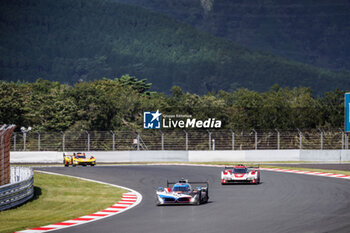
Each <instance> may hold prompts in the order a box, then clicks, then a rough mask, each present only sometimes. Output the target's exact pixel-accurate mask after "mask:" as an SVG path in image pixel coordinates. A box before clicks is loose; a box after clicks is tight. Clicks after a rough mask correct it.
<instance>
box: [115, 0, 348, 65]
mask: <svg viewBox="0 0 350 233" xmlns="http://www.w3.org/2000/svg"><path fill="white" fill-rule="evenodd" d="M111 1H117V2H125V3H128V4H134V5H139V6H142V7H145V8H147V9H151V10H153V11H157V12H161V13H163V14H165V15H168V16H170V17H173V18H175V19H177V20H179V21H181V22H185V23H188V24H190V25H193V26H195V27H196V28H198V29H200V30H203V31H206V32H209V33H211V34H213V35H216V36H219V37H223V38H227V39H230V40H232V41H235V42H236V43H238V44H240V45H244V46H247V47H248V48H252V49H260V50H263V51H269V52H271V53H274V54H276V55H280V56H284V57H287V58H290V59H293V60H297V61H300V62H303V63H308V64H313V65H316V66H319V67H324V68H330V69H335V70H342V69H346V70H350V44H349V43H348V41H350V2H349V1H348V0H293V1H281V0H268V1H267V0H235V1H232V0H176V1H175V0H111Z"/></svg>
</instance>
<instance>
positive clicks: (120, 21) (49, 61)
mask: <svg viewBox="0 0 350 233" xmlns="http://www.w3.org/2000/svg"><path fill="white" fill-rule="evenodd" d="M0 51H1V57H0V77H1V79H2V80H13V81H16V80H26V81H35V80H36V79H37V78H39V77H41V78H43V79H48V80H55V81H60V82H62V83H67V84H73V83H77V82H79V81H88V80H94V79H101V78H102V77H107V78H115V77H120V76H122V75H123V74H130V75H133V76H136V77H144V78H147V79H148V80H149V81H150V82H151V83H153V86H152V88H153V90H155V91H163V92H167V93H169V92H170V89H171V87H172V86H173V85H178V86H180V87H181V88H182V89H183V90H185V91H190V92H192V93H193V92H194V93H198V94H205V93H208V92H209V91H217V90H220V89H222V90H228V91H233V90H236V89H237V88H239V87H246V88H249V89H251V90H257V91H266V90H268V89H269V88H270V87H271V86H272V85H273V84H275V83H278V84H279V85H281V86H282V87H284V86H291V87H294V86H306V87H311V88H312V89H313V90H314V91H315V92H316V93H323V92H324V91H327V90H332V89H334V88H336V87H338V88H341V89H346V88H348V89H349V88H350V73H348V72H343V73H335V72H330V71H326V70H323V69H319V68H315V67H312V66H309V65H304V64H300V63H296V62H293V61H289V60H286V59H283V58H281V57H277V56H273V55H271V54H265V53H259V52H254V51H251V50H248V49H245V48H243V47H241V46H239V45H237V44H234V43H233V42H230V41H228V40H224V39H219V38H216V37H214V36H211V35H209V34H206V33H204V32H199V31H196V30H195V29H194V28H193V27H191V26H188V25H185V24H181V23H178V22H177V21H176V20H174V19H171V18H168V17H166V16H162V15H160V14H157V13H150V12H149V11H148V10H146V9H143V8H141V7H134V6H129V5H124V4H119V3H113V2H110V1H103V0H60V1H57V0H16V1H14V0H3V1H0Z"/></svg>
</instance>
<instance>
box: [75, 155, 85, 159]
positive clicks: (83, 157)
mask: <svg viewBox="0 0 350 233" xmlns="http://www.w3.org/2000/svg"><path fill="white" fill-rule="evenodd" d="M76 157H77V158H78V159H85V155H77V156H76Z"/></svg>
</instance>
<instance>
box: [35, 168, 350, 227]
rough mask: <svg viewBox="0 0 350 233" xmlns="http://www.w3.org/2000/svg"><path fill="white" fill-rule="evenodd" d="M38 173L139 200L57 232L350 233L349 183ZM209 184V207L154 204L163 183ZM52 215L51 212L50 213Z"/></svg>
mask: <svg viewBox="0 0 350 233" xmlns="http://www.w3.org/2000/svg"><path fill="white" fill-rule="evenodd" d="M39 169H40V170H45V171H50V172H57V173H61V174H68V175H74V176H79V177H84V178H89V179H94V180H99V181H103V182H108V183H113V184H117V185H121V186H126V187H129V188H132V189H134V190H136V191H138V192H140V193H141V194H142V196H143V200H142V202H141V203H140V204H139V205H138V206H136V207H135V208H132V209H130V210H128V211H126V212H124V213H122V214H119V215H116V216H112V217H109V218H105V219H102V220H99V221H95V222H91V223H87V224H83V225H80V226H76V227H71V228H66V229H62V230H58V231H55V232H57V233H61V232H76V233H83V232H96V233H104V232H106V233H107V232H108V233H110V232H118V233H148V232H152V233H199V232H205V233H206V232H210V233H211V232H213V233H214V232H218V233H223V232H237V233H241V232H242V233H243V232H244V233H264V232H267V233H275V232H276V233H284V232H286V233H288V232H290V233H295V232H305V233H313V232H315V233H319V232H328V233H333V232H334V233H342V232H344V233H349V232H350V180H344V179H336V178H329V177H317V176H310V175H300V174H288V173H277V172H270V171H262V184H260V185H230V186H222V185H221V184H220V171H221V168H215V167H197V166H176V165H173V166H157V165H128V166H96V167H75V168H73V167H69V168H65V167H47V168H39ZM182 177H184V178H188V179H189V180H190V181H191V180H192V181H205V180H207V179H208V180H209V182H210V186H209V196H210V199H209V203H207V204H203V205H200V206H156V205H155V190H156V189H157V188H158V187H160V186H165V185H166V180H167V179H169V180H172V181H176V180H179V179H180V178H182ZM53 211H54V210H53Z"/></svg>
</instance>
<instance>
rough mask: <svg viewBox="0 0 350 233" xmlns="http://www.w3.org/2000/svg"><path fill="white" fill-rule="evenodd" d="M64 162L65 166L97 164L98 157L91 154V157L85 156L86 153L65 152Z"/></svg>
mask: <svg viewBox="0 0 350 233" xmlns="http://www.w3.org/2000/svg"><path fill="white" fill-rule="evenodd" d="M63 164H64V166H65V167H68V166H69V165H72V166H73V167H75V166H77V165H83V166H87V165H90V166H95V164H96V159H95V157H94V156H90V158H87V157H86V156H85V153H81V152H78V153H73V155H68V154H65V153H63Z"/></svg>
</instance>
